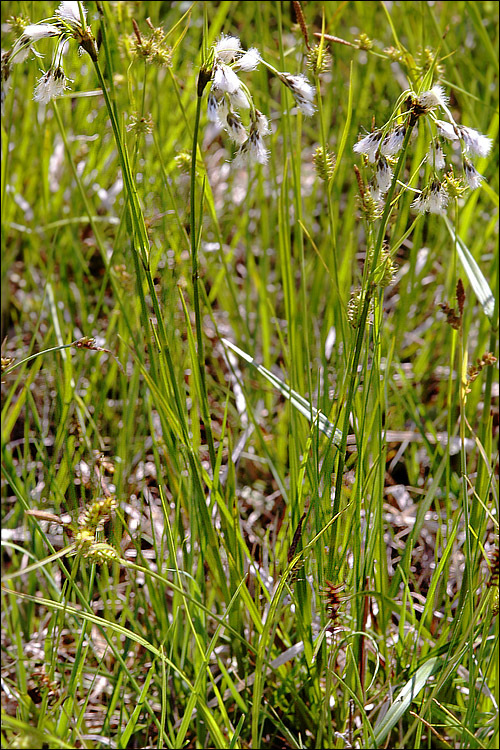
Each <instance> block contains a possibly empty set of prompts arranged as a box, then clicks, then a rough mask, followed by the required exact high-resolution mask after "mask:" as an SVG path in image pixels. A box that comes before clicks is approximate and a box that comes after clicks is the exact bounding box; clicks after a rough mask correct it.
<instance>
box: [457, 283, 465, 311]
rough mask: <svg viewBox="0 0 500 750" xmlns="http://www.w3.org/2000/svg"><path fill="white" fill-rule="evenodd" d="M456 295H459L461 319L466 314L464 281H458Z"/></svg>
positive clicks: (458, 302)
mask: <svg viewBox="0 0 500 750" xmlns="http://www.w3.org/2000/svg"><path fill="white" fill-rule="evenodd" d="M456 295H457V304H458V310H459V312H460V317H462V315H463V313H464V304H465V289H464V285H463V282H462V279H459V280H458V281H457V289H456Z"/></svg>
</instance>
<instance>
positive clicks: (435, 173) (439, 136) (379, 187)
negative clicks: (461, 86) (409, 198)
mask: <svg viewBox="0 0 500 750" xmlns="http://www.w3.org/2000/svg"><path fill="white" fill-rule="evenodd" d="M403 103H404V104H405V105H406V107H407V109H406V112H401V111H398V108H399V107H401V105H402V104H403ZM436 110H441V111H442V112H443V113H444V114H445V116H446V117H447V118H448V119H447V120H441V119H439V118H437V117H436ZM417 120H418V121H420V124H421V126H422V127H423V128H424V127H425V129H426V133H427V132H428V133H430V141H429V147H428V152H427V156H426V159H425V161H426V162H427V164H428V165H429V174H427V175H426V179H427V183H426V185H425V186H424V187H423V188H422V189H421V190H420V191H419V194H418V196H417V197H416V198H415V200H414V201H413V203H412V208H414V209H415V210H416V211H417V212H419V213H433V214H441V215H444V214H446V208H447V205H448V200H449V194H448V191H447V178H446V176H445V177H444V178H443V177H442V176H441V175H440V172H442V171H443V170H444V169H445V168H446V164H447V162H446V158H445V154H444V150H443V142H444V140H448V141H456V142H459V144H460V147H461V151H462V165H463V177H464V180H465V182H466V183H467V185H468V186H469V187H470V188H471V190H475V189H476V188H478V187H479V186H480V184H481V181H482V179H483V178H482V175H480V174H479V172H478V171H477V170H476V168H475V167H474V165H473V164H472V162H471V161H470V158H469V157H470V156H472V155H476V156H480V157H486V156H487V155H488V154H489V153H490V151H491V139H490V138H488V137H487V136H485V135H483V134H482V133H479V132H478V131H477V130H475V129H474V128H468V127H464V126H461V125H458V124H457V123H456V122H455V120H454V118H453V115H452V113H451V111H450V108H449V99H448V97H447V96H446V94H445V92H444V89H443V87H442V86H441V85H439V84H435V85H434V86H433V87H432V88H431V89H429V90H428V91H424V92H422V93H420V94H415V93H414V92H413V91H411V90H408V91H405V92H404V93H403V94H402V95H401V97H400V99H399V100H398V104H397V110H396V112H395V113H394V114H393V115H392V116H391V118H390V119H389V120H388V122H387V123H386V124H385V125H384V126H383V127H382V128H379V129H377V130H375V131H374V132H372V133H369V134H368V135H366V136H364V137H362V138H361V139H360V140H359V141H358V142H357V143H356V144H355V146H354V147H353V150H354V152H355V153H358V154H364V155H365V156H366V157H367V160H368V162H369V163H370V164H374V165H375V175H374V177H373V180H372V182H371V184H370V191H371V193H372V196H373V198H374V200H380V199H382V198H383V196H385V195H386V193H387V192H388V190H389V187H390V185H391V181H392V169H391V161H392V160H394V159H395V157H397V156H398V154H399V153H400V151H401V149H402V147H403V143H404V139H405V135H406V132H407V129H408V128H413V127H414V126H415V124H416V122H417ZM388 159H389V160H391V161H388Z"/></svg>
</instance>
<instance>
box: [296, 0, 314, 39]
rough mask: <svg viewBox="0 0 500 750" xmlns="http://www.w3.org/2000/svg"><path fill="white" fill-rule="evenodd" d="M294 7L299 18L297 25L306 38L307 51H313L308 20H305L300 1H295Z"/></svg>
mask: <svg viewBox="0 0 500 750" xmlns="http://www.w3.org/2000/svg"><path fill="white" fill-rule="evenodd" d="M292 5H293V9H294V11H295V16H296V18H297V23H298V24H299V26H300V30H301V31H302V36H303V37H304V42H305V43H306V47H307V49H311V45H310V44H309V34H308V33H307V26H306V19H305V18H304V13H303V11H302V6H301V4H300V3H299V2H298V0H293V2H292Z"/></svg>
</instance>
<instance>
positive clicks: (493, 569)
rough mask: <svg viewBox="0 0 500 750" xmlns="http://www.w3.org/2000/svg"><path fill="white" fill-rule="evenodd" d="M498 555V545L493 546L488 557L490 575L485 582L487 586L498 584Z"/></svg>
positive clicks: (499, 553) (499, 554)
mask: <svg viewBox="0 0 500 750" xmlns="http://www.w3.org/2000/svg"><path fill="white" fill-rule="evenodd" d="M499 557H500V551H499V548H498V547H495V549H494V550H493V554H492V555H491V557H490V577H489V579H488V583H487V584H486V585H487V586H488V588H489V587H490V586H498V575H499Z"/></svg>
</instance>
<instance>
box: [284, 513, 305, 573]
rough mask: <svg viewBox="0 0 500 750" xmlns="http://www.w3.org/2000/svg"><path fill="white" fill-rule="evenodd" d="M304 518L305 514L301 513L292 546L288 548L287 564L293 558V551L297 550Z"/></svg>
mask: <svg viewBox="0 0 500 750" xmlns="http://www.w3.org/2000/svg"><path fill="white" fill-rule="evenodd" d="M305 517H306V514H305V513H302V516H301V518H300V521H299V523H298V524H297V528H296V529H295V534H294V535H293V539H292V544H291V546H290V549H289V550H288V556H287V561H288V562H289V563H290V561H291V560H293V558H294V557H295V550H296V549H297V545H298V543H299V539H300V537H301V536H302V524H303V522H304V518H305Z"/></svg>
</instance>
